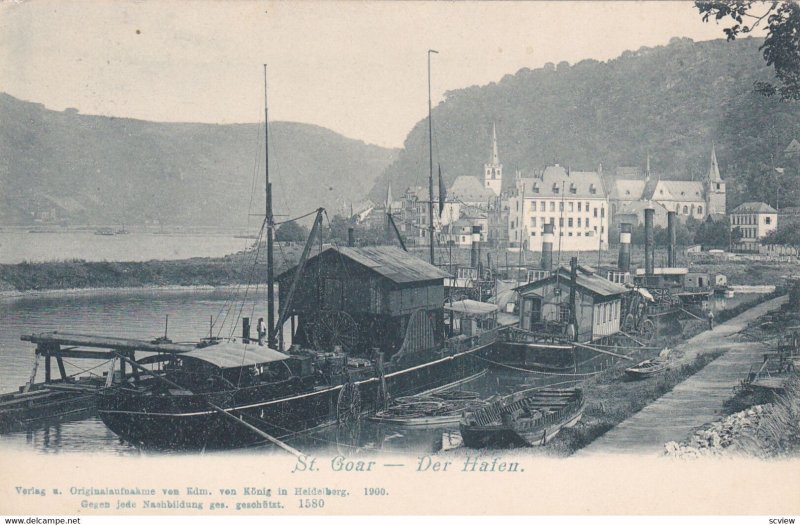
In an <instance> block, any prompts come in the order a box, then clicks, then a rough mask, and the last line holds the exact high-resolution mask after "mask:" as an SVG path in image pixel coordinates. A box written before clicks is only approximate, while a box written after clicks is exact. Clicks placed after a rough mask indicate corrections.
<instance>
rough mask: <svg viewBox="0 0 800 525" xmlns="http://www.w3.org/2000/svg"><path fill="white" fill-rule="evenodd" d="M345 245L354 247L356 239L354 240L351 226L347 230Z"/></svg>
mask: <svg viewBox="0 0 800 525" xmlns="http://www.w3.org/2000/svg"><path fill="white" fill-rule="evenodd" d="M347 245H348V246H349V247H350V248H352V247H353V246H355V245H356V239H355V235H354V230H353V227H352V226H351V227H349V228H347Z"/></svg>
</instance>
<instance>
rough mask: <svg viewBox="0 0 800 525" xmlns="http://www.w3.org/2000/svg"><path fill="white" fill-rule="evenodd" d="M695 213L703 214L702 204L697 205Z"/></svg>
mask: <svg viewBox="0 0 800 525" xmlns="http://www.w3.org/2000/svg"><path fill="white" fill-rule="evenodd" d="M697 214H698V215H702V214H703V207H702V206H698V207H697Z"/></svg>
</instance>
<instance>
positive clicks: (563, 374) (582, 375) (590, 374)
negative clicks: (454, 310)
mask: <svg viewBox="0 0 800 525" xmlns="http://www.w3.org/2000/svg"><path fill="white" fill-rule="evenodd" d="M474 357H476V358H477V359H480V360H481V361H486V362H487V363H490V364H493V365H495V366H499V367H502V368H508V369H511V370H517V371H519V372H525V373H527V374H538V375H543V376H561V377H589V376H593V375H597V374H600V373H601V372H587V373H585V374H574V373H569V374H567V373H560V372H539V371H536V370H527V369H525V368H519V367H516V366H511V365H506V364H503V363H498V362H496V361H492V360H491V359H486V358H485V357H481V356H479V355H476V356H474Z"/></svg>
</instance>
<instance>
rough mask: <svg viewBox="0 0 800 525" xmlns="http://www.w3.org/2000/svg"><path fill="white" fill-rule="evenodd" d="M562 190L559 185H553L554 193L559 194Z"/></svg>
mask: <svg viewBox="0 0 800 525" xmlns="http://www.w3.org/2000/svg"><path fill="white" fill-rule="evenodd" d="M560 189H561V188H559V187H558V184H557V183H555V182H554V183H553V193H558V192H559V190H560Z"/></svg>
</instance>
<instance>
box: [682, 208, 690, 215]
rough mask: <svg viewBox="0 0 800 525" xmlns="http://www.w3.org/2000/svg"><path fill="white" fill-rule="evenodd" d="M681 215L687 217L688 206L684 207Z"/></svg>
mask: <svg viewBox="0 0 800 525" xmlns="http://www.w3.org/2000/svg"><path fill="white" fill-rule="evenodd" d="M683 214H684V215H689V207H688V206H684V207H683Z"/></svg>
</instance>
